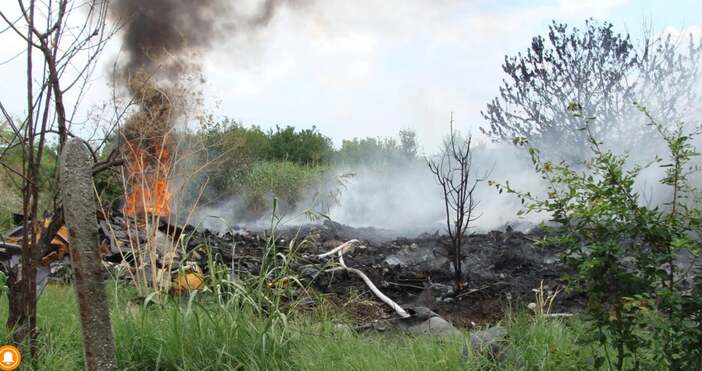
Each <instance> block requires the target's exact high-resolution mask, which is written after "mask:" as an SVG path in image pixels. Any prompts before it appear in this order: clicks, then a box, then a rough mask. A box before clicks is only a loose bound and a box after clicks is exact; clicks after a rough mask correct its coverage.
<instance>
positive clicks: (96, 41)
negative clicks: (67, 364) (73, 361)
mask: <svg viewBox="0 0 702 371" xmlns="http://www.w3.org/2000/svg"><path fill="white" fill-rule="evenodd" d="M8 3H9V2H8ZM14 3H15V5H14V6H12V5H8V6H6V7H3V10H0V24H2V27H0V30H2V31H0V32H6V33H9V34H10V36H12V37H16V38H18V39H19V40H21V41H22V43H23V44H24V50H23V51H22V50H18V52H20V53H19V54H18V58H17V59H16V60H12V61H6V62H7V63H14V64H17V63H24V69H25V71H26V79H25V81H26V86H25V90H24V91H22V88H21V87H12V88H10V89H7V93H8V94H18V91H20V92H22V93H24V95H25V96H26V116H25V117H24V118H23V119H21V120H15V119H13V117H12V116H11V114H10V113H9V112H8V111H7V109H6V107H5V105H3V102H2V100H3V99H2V97H0V112H1V113H2V117H3V118H4V120H5V121H6V123H7V125H8V127H9V130H11V138H9V139H7V140H5V141H4V143H2V146H1V147H0V168H1V169H3V170H4V171H5V173H6V174H5V175H6V176H7V177H10V178H12V179H13V180H15V181H16V182H17V183H18V184H19V185H20V189H19V193H21V195H22V214H23V218H22V226H23V231H24V232H23V233H24V235H23V236H22V237H23V238H22V241H23V243H22V254H21V259H20V261H19V264H14V265H13V266H11V267H10V275H9V279H8V286H9V291H8V295H9V303H10V310H9V316H8V321H7V325H8V327H10V328H11V329H13V330H14V331H13V338H14V339H13V340H14V342H15V343H23V344H28V345H29V346H30V347H29V348H28V349H25V351H29V350H31V351H34V350H35V349H34V347H33V345H34V344H35V340H36V336H37V330H36V329H37V326H36V298H37V290H36V282H35V276H36V270H37V265H38V264H39V261H40V257H41V256H42V255H43V252H44V251H46V247H47V246H48V245H49V243H50V241H51V239H52V238H53V236H54V235H55V234H56V232H57V231H58V229H59V228H60V226H61V225H62V224H63V220H62V212H61V205H60V200H59V197H58V193H57V192H56V190H51V189H45V188H42V184H45V182H46V180H47V178H49V179H50V178H53V179H56V177H57V175H58V174H57V169H56V168H55V167H54V168H52V169H49V170H48V171H47V169H45V168H46V167H47V163H46V161H45V160H46V158H47V151H48V148H49V143H57V144H58V148H57V149H58V153H60V151H61V149H62V147H63V144H64V143H65V142H66V140H67V138H68V137H69V136H71V123H72V122H73V121H74V116H75V114H76V112H77V111H78V107H79V103H80V101H81V98H82V97H83V95H84V94H85V93H86V92H87V89H86V88H87V86H88V83H89V81H90V75H91V73H92V71H93V70H94V69H95V66H96V63H97V57H98V55H100V53H101V52H102V50H103V49H104V47H105V44H106V41H107V40H108V39H109V38H110V37H111V36H112V35H113V34H114V33H115V29H110V28H109V27H107V15H108V1H107V0H92V1H77V0H46V1H36V0H15V1H14ZM77 18H80V20H78V19H77ZM3 23H4V24H3ZM8 37H9V36H8ZM21 57H24V58H21ZM22 60H24V62H22ZM68 92H72V93H73V94H71V100H70V101H67V99H66V97H67V93H68ZM16 150H19V151H20V152H21V153H22V163H21V166H12V165H13V164H11V163H10V162H9V160H8V158H7V156H6V155H7V154H8V153H10V152H11V151H16ZM18 168H19V169H18ZM44 215H51V218H50V220H49V223H48V224H46V223H45V221H44ZM20 271H21V272H20Z"/></svg>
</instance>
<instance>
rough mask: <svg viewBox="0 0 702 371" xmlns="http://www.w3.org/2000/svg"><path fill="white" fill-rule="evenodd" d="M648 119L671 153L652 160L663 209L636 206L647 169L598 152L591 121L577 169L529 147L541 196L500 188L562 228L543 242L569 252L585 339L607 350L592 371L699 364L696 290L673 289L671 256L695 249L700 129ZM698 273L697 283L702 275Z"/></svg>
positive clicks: (700, 323) (700, 301)
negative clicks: (660, 171) (588, 154)
mask: <svg viewBox="0 0 702 371" xmlns="http://www.w3.org/2000/svg"><path fill="white" fill-rule="evenodd" d="M643 112H644V113H646V114H647V112H646V111H645V110H643ZM575 114H576V115H578V112H577V109H575ZM649 119H651V122H652V125H653V126H654V128H655V129H656V130H657V132H658V133H659V134H660V136H661V137H662V139H663V140H664V141H665V143H666V144H667V146H668V151H669V154H668V156H667V158H665V159H662V158H657V159H656V160H655V161H653V162H652V164H651V165H653V164H657V165H659V166H660V167H662V168H664V169H666V172H665V175H664V177H663V178H662V179H661V180H660V182H661V183H662V184H663V185H666V186H668V188H669V190H670V202H668V203H667V204H665V205H662V207H645V206H641V205H640V202H639V199H640V197H639V194H638V193H637V192H636V191H635V188H634V184H635V180H636V178H637V176H638V175H639V174H640V173H641V171H642V169H643V168H644V166H633V167H627V165H626V162H627V161H626V160H627V158H626V156H619V155H616V154H614V153H613V152H611V151H607V150H604V149H603V148H602V143H600V142H599V141H598V140H597V139H596V138H594V136H593V135H592V133H591V131H590V129H589V123H590V120H591V119H585V120H584V121H583V126H584V129H583V130H584V131H585V132H586V134H587V136H588V138H589V141H590V147H591V149H592V152H593V157H592V158H591V159H590V160H588V161H585V162H584V163H582V164H581V166H582V167H581V168H579V169H574V168H572V167H570V166H569V165H567V164H566V163H565V162H561V163H560V164H554V163H551V162H548V161H543V160H542V159H541V157H540V155H539V152H538V150H536V149H534V148H529V153H530V154H531V156H532V160H533V163H534V166H535V169H536V171H537V172H538V173H539V174H540V175H541V176H542V177H543V179H545V180H546V184H547V188H548V196H547V197H545V198H539V197H536V196H534V195H532V194H531V193H528V192H519V191H516V190H514V189H512V188H511V187H510V186H509V184H506V185H504V186H503V185H496V186H497V188H498V189H499V190H500V191H502V190H507V191H508V192H512V193H515V194H517V195H519V196H520V197H522V201H523V202H526V203H527V205H528V206H527V212H529V211H542V212H546V213H548V214H550V215H551V216H552V219H553V221H555V222H557V223H559V224H560V225H561V226H562V229H561V231H562V233H560V234H559V235H558V236H557V237H552V238H549V239H547V240H546V241H545V242H544V243H546V244H548V243H551V244H557V245H560V246H563V247H565V248H566V253H565V260H566V262H568V263H570V264H571V265H572V267H573V268H574V269H575V273H574V274H573V275H572V276H571V277H569V281H570V286H571V288H574V289H576V290H579V291H582V292H584V293H585V294H586V295H587V296H588V303H587V307H586V310H587V314H588V318H589V320H590V321H591V324H592V339H591V340H593V341H596V342H598V343H599V344H600V345H601V346H602V349H603V350H604V352H603V355H601V356H599V357H597V359H596V362H595V365H594V366H595V368H599V367H600V366H604V365H607V366H608V367H609V368H610V369H617V370H622V369H624V368H627V369H629V368H633V369H640V368H641V367H645V365H646V364H647V363H648V362H653V363H652V364H655V365H656V366H657V367H660V368H664V369H673V370H683V369H684V370H692V369H696V370H698V369H701V368H702V296H701V295H700V292H699V291H700V286H697V289H696V292H688V291H686V290H685V288H684V287H682V286H681V285H679V282H678V275H677V273H680V272H678V271H677V269H678V268H677V267H676V265H675V259H676V254H677V252H678V251H680V250H682V249H687V250H689V251H692V252H693V253H694V254H697V255H698V254H699V252H700V251H699V236H701V235H702V234H700V232H702V230H701V229H700V228H702V217H701V216H700V215H701V212H702V211H701V210H700V209H698V208H696V207H695V206H694V205H693V203H692V196H694V195H695V194H696V191H695V189H694V188H693V187H692V186H691V185H690V184H689V183H688V181H687V178H688V176H689V175H690V174H691V172H692V171H694V170H695V168H694V167H693V166H691V165H690V160H691V159H692V158H693V157H694V156H697V153H696V151H695V149H694V147H693V145H692V139H693V137H694V136H695V135H696V134H697V133H699V131H698V130H695V131H693V132H690V133H688V132H685V130H684V128H683V127H682V125H678V126H676V127H674V128H673V129H669V128H667V127H664V126H663V125H660V124H658V123H656V122H654V121H653V120H652V118H651V117H650V116H649ZM521 143H522V144H525V143H526V142H525V141H524V140H522V141H521ZM696 275H697V278H696V279H697V281H699V282H698V283H702V281H701V280H700V277H699V275H700V272H697V273H696ZM650 365H651V363H649V366H650Z"/></svg>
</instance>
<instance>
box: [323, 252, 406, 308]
mask: <svg viewBox="0 0 702 371" xmlns="http://www.w3.org/2000/svg"><path fill="white" fill-rule="evenodd" d="M358 242H359V241H358V240H350V241H347V242H346V243H343V244H341V245H339V246H337V247H336V248H334V249H333V250H331V251H329V252H326V253H324V254H320V255H317V257H319V258H323V257H326V256H329V255H331V254H333V253H335V252H336V253H337V254H338V255H339V265H341V267H342V268H343V269H344V270H346V271H348V272H351V273H354V274H356V275H357V276H359V277H361V279H362V280H363V282H365V283H366V286H368V288H369V289H370V290H371V291H372V292H373V294H375V296H377V297H378V299H380V300H381V301H382V302H383V303H385V304H387V305H389V306H390V307H391V308H392V309H393V310H394V311H395V313H397V314H398V315H399V316H400V317H402V318H408V317H410V314H409V313H407V311H405V310H404V309H403V308H402V307H401V306H399V305H398V304H397V303H395V302H394V301H393V300H392V299H390V298H389V297H387V296H385V294H383V293H382V292H381V291H380V290H379V289H378V288H377V287H376V286H375V285H374V284H373V282H372V281H371V280H370V278H368V276H366V275H365V274H364V273H363V272H361V271H360V270H358V269H356V268H350V267H348V266H347V265H346V263H345V262H344V253H345V252H347V251H348V250H349V249H350V248H351V247H353V246H354V245H355V244H356V243H358ZM332 270H336V269H334V268H332V269H331V270H330V271H332Z"/></svg>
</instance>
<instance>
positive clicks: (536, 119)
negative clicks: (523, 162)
mask: <svg viewBox="0 0 702 371" xmlns="http://www.w3.org/2000/svg"><path fill="white" fill-rule="evenodd" d="M639 49H640V50H639ZM639 49H637V48H636V47H635V46H634V44H633V43H632V42H631V38H630V36H629V35H628V34H619V33H616V32H615V31H614V26H613V25H612V24H611V23H607V22H603V23H600V22H597V21H594V20H592V19H590V20H588V21H586V22H585V27H584V29H583V30H579V29H577V28H569V27H568V26H567V25H566V24H561V23H556V22H555V21H554V22H553V24H551V25H550V26H549V31H548V36H547V38H544V37H542V36H537V37H534V38H533V39H532V42H531V46H530V48H529V49H527V51H526V53H525V54H522V53H518V54H517V55H516V56H512V57H509V56H505V62H504V64H503V65H502V68H503V70H504V72H505V73H506V74H507V78H506V79H504V80H503V84H502V86H501V87H500V95H499V96H498V97H496V98H494V99H493V100H492V101H491V102H490V103H488V105H487V107H486V109H485V111H483V112H481V113H482V115H483V117H484V118H485V119H486V120H487V122H488V124H489V127H487V128H482V130H483V132H484V133H486V134H488V135H490V136H492V137H493V138H495V139H497V140H504V139H506V140H510V139H514V138H518V137H524V138H527V139H529V142H530V143H531V145H532V146H534V147H536V148H539V149H540V150H541V153H542V155H543V156H546V157H551V158H552V157H555V156H559V157H560V158H562V156H560V153H557V152H561V151H562V149H563V148H568V152H569V153H568V157H567V158H565V160H567V161H571V162H572V161H573V160H581V159H584V157H585V154H586V152H587V151H588V141H587V136H586V134H585V133H584V131H583V130H581V129H582V127H581V126H582V125H581V120H580V119H579V118H577V117H574V116H573V115H572V112H571V110H570V109H569V108H572V107H571V106H572V105H577V106H578V111H579V112H581V113H582V115H584V116H586V117H595V118H596V120H595V121H593V123H592V125H591V127H590V130H591V131H592V132H593V134H594V135H595V136H597V137H607V138H608V139H609V140H610V142H614V143H616V144H617V145H619V146H624V147H625V148H632V146H634V145H636V144H639V142H640V141H641V140H643V139H645V138H646V136H645V134H652V133H653V129H652V128H651V127H650V126H646V125H639V124H641V123H642V122H644V121H645V118H644V117H643V116H642V115H640V114H639V111H638V109H637V108H636V107H635V104H634V103H636V102H638V103H643V104H645V105H646V106H647V107H649V109H650V110H651V111H652V112H655V113H656V115H657V117H660V118H661V120H665V122H679V121H681V109H682V107H685V106H686V105H687V103H690V102H694V100H695V97H696V93H695V91H696V90H695V88H694V87H695V85H694V84H695V83H696V81H697V78H698V77H699V72H698V69H697V65H698V62H699V58H700V55H701V53H700V50H702V40H695V39H694V38H692V37H691V39H690V41H689V43H688V48H687V50H685V51H684V52H682V51H681V50H680V48H679V47H678V44H677V43H676V42H675V40H674V39H672V37H671V36H670V35H668V36H665V37H657V38H647V39H646V40H645V41H644V43H643V45H642V47H641V48H639ZM632 134H633V135H632Z"/></svg>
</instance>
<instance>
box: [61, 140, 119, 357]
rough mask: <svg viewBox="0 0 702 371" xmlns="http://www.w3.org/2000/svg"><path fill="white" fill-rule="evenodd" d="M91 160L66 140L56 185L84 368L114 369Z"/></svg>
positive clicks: (86, 152) (83, 148) (82, 148)
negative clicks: (65, 231) (67, 235)
mask: <svg viewBox="0 0 702 371" xmlns="http://www.w3.org/2000/svg"><path fill="white" fill-rule="evenodd" d="M92 166H93V160H92V158H91V155H90V152H89V150H88V148H87V147H86V145H85V144H84V143H83V142H82V141H81V140H80V139H77V138H74V139H71V140H69V141H68V142H67V143H66V145H65V147H64V149H63V152H62V153H61V170H60V171H61V172H60V188H61V196H62V199H63V209H64V218H65V220H66V225H67V226H68V229H69V230H70V240H71V248H70V250H71V265H72V267H73V276H74V281H75V285H76V294H77V297H78V309H79V311H80V322H81V332H82V334H83V345H84V352H85V353H84V354H85V369H86V370H100V371H102V370H117V361H116V358H115V349H114V343H113V341H112V325H111V323H110V312H109V308H108V303H107V295H106V293H105V286H104V284H103V267H102V259H101V257H100V252H99V249H98V237H97V215H96V204H95V193H94V190H93V178H92Z"/></svg>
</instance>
